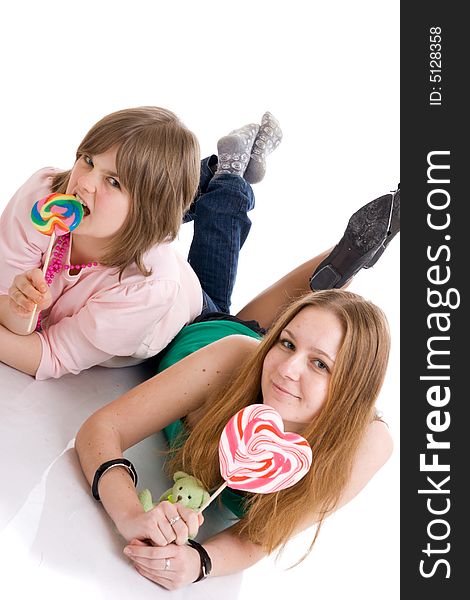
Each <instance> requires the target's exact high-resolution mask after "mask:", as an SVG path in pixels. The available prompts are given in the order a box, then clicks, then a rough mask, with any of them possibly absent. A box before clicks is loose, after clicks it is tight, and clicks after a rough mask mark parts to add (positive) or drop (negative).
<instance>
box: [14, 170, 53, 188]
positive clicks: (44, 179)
mask: <svg viewBox="0 0 470 600" xmlns="http://www.w3.org/2000/svg"><path fill="white" fill-rule="evenodd" d="M61 172H62V169H57V168H56V167H43V168H42V169H38V170H37V171H35V172H34V173H33V174H32V175H31V176H30V177H29V178H28V179H27V180H26V181H25V183H24V184H23V185H22V186H21V188H20V190H23V191H27V190H31V191H34V190H37V189H43V190H44V191H45V192H48V191H49V190H50V188H51V185H52V181H53V179H54V177H55V176H56V175H57V174H58V173H61Z"/></svg>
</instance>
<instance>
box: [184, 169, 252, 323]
mask: <svg viewBox="0 0 470 600" xmlns="http://www.w3.org/2000/svg"><path fill="white" fill-rule="evenodd" d="M214 163H215V164H216V157H210V158H206V159H204V160H203V161H202V164H201V181H200V186H199V192H198V196H197V197H196V199H195V201H194V202H193V204H192V205H191V208H190V210H189V211H188V213H187V215H185V219H184V221H185V222H186V221H189V220H194V235H193V241H192V243H191V247H190V249H189V255H188V261H189V263H190V265H191V266H192V267H193V269H194V271H195V272H196V274H197V276H198V277H199V281H200V282H201V286H202V289H203V290H204V291H205V292H206V294H208V295H209V296H210V298H212V300H213V301H214V302H215V304H216V305H217V306H218V307H219V308H220V310H221V311H222V312H227V313H228V312H229V311H230V304H231V297H232V291H233V287H234V285H235V280H236V277H237V269H238V256H239V253H240V249H241V248H242V246H243V244H244V243H245V240H246V238H247V236H248V233H249V232H250V228H251V221H250V219H249V218H248V215H247V212H248V211H250V210H251V209H252V208H253V207H254V205H255V197H254V194H253V190H252V189H251V186H250V184H249V183H248V182H246V181H245V180H244V179H243V178H242V177H240V176H239V175H231V174H221V175H217V176H216V177H213V174H212V170H211V169H210V165H211V164H212V165H213V164H214Z"/></svg>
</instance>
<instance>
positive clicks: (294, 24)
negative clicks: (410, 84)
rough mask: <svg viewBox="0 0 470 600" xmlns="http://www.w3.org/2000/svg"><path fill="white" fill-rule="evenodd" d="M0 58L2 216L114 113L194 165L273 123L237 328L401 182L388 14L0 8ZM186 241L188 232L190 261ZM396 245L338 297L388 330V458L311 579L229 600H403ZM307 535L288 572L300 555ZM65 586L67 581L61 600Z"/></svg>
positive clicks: (294, 9)
mask: <svg viewBox="0 0 470 600" xmlns="http://www.w3.org/2000/svg"><path fill="white" fill-rule="evenodd" d="M0 51H1V56H2V59H1V65H2V67H1V80H2V90H3V91H2V95H1V99H0V103H1V104H0V105H1V109H2V110H1V111H0V112H1V116H0V118H1V136H2V144H1V148H0V152H1V162H0V164H1V178H2V191H1V195H0V210H1V209H3V207H4V206H5V205H6V203H7V202H8V200H9V198H10V197H11V196H12V195H13V193H14V192H15V190H16V189H17V188H18V187H19V186H20V185H21V184H22V183H23V182H24V180H25V179H26V178H27V177H29V175H30V174H31V173H32V172H33V171H35V170H36V169H38V168H40V167H43V166H46V165H52V166H58V167H62V168H68V167H70V166H71V165H72V164H73V160H74V153H75V149H76V147H77V145H78V144H79V142H80V140H81V139H82V137H83V136H84V135H85V133H86V132H87V130H88V129H89V128H90V126H91V125H92V124H93V123H95V122H96V121H97V120H98V119H99V118H101V117H102V116H104V115H105V114H107V113H109V112H112V111H114V110H117V109H121V108H126V107H131V106H139V105H146V104H155V105H159V106H163V107H166V108H169V109H171V110H173V111H174V112H176V113H177V114H178V115H179V116H180V117H181V119H182V120H183V121H184V122H185V123H186V124H187V125H188V127H190V128H191V129H192V130H193V131H194V132H195V133H196V135H197V136H198V138H199V140H200V144H201V151H202V155H203V156H205V155H207V154H210V153H213V152H216V142H217V139H218V137H220V136H222V135H223V134H225V133H227V132H228V131H230V130H231V129H233V128H235V127H238V126H241V125H243V124H245V123H249V122H253V121H254V122H256V121H258V122H259V120H260V118H261V116H262V114H263V112H264V111H266V110H269V111H271V112H272V113H273V114H274V115H275V116H276V117H277V118H278V119H279V121H280V123H281V126H282V129H283V131H284V139H283V141H282V144H281V145H280V146H279V148H278V149H277V150H276V151H275V153H273V154H272V156H270V157H269V161H268V172H267V175H266V179H265V180H264V181H263V182H261V183H260V184H258V185H257V186H255V188H254V190H255V194H256V199H257V205H256V208H255V209H254V210H253V212H252V213H250V216H251V219H252V221H253V228H252V232H251V234H250V238H249V240H248V241H247V243H246V245H245V247H244V248H243V250H242V255H241V259H240V265H239V276H238V281H237V287H236V290H235V294H234V298H233V306H232V311H233V312H236V311H237V310H238V309H240V308H241V307H242V306H243V305H244V303H245V302H247V301H248V300H250V299H251V298H252V297H253V296H254V295H256V294H257V293H258V292H260V291H261V290H262V289H264V288H265V287H266V286H268V285H270V284H271V283H272V282H273V281H275V280H276V279H277V278H279V277H281V276H282V275H283V274H284V273H285V272H287V271H289V270H290V269H291V268H294V267H295V266H297V264H299V263H300V262H303V261H304V260H307V259H308V258H310V257H311V256H313V255H315V254H318V253H320V252H321V251H322V250H324V249H325V248H327V247H329V246H332V245H334V244H335V243H336V242H337V241H338V240H339V238H340V237H341V235H342V233H343V231H344V228H345V226H346V223H347V221H348V218H349V216H350V215H351V214H352V212H354V211H355V210H357V209H358V208H359V207H360V206H361V205H362V204H364V203H366V202H368V201H370V200H372V199H374V198H376V197H377V196H379V195H382V194H384V193H387V192H388V191H390V190H392V189H394V188H396V185H397V183H398V182H399V177H400V176H399V2H398V1H395V0H394V1H382V2H376V1H366V0H356V1H355V2H350V1H349V0H337V1H335V2H324V1H320V0H310V1H307V0H305V1H300V0H297V1H296V0H291V1H290V2H286V1H285V0H283V1H282V2H279V1H277V0H271V1H267V0H251V2H250V1H247V0H238V1H234V2H231V3H228V2H225V3H220V2H204V1H200V2H191V1H189V0H186V1H183V0H180V1H173V2H171V3H170V2H163V1H161V0H159V1H157V0H154V1H150V0H147V1H145V0H133V2H129V0H126V1H121V0H113V1H111V0H94V1H92V0H81V2H75V3H72V2H64V1H63V0H62V1H54V0H42V1H41V2H34V1H32V0H31V1H29V2H25V1H23V2H22V1H20V0H17V1H16V2H15V3H2V5H1V8H0ZM190 235H191V226H190V225H186V226H185V227H184V228H183V230H182V233H181V236H180V242H179V244H180V245H181V248H182V250H183V251H185V249H186V248H187V246H188V243H189V240H190ZM399 237H400V236H397V238H396V239H395V240H394V241H393V243H392V244H391V245H390V247H389V249H387V251H386V252H385V254H384V256H383V257H382V259H381V260H380V261H379V263H378V264H377V265H376V266H375V267H374V268H373V269H371V270H369V271H362V272H361V273H360V274H359V275H358V276H357V277H356V279H355V280H354V282H353V283H352V285H351V286H350V288H349V289H350V290H352V291H356V292H358V293H361V294H362V295H364V296H366V297H367V298H369V299H371V300H373V301H374V302H376V303H377V304H378V305H379V306H381V307H382V308H383V309H384V310H385V312H386V314H387V316H388V318H389V322H390V327H391V330H392V336H393V348H392V355H391V361H390V367H389V371H388V376H387V380H386V383H385V386H384V388H383V392H382V394H381V397H380V399H379V408H381V409H382V410H383V412H384V413H385V417H386V420H387V421H388V423H389V425H390V428H391V432H392V435H393V437H394V441H395V451H394V455H393V457H392V458H391V460H390V461H389V462H388V463H387V465H386V466H385V467H384V468H383V469H382V470H381V471H380V472H379V473H378V475H377V476H376V477H375V478H374V480H373V481H372V482H371V483H370V484H369V486H368V487H367V488H366V489H365V490H364V492H363V493H362V494H361V495H360V496H359V497H357V498H356V499H355V500H354V501H353V502H351V503H350V505H348V506H347V507H345V508H343V509H341V510H340V511H339V512H338V513H337V515H335V516H333V517H332V518H331V519H330V520H329V522H327V523H326V524H325V526H324V529H323V530H322V532H321V535H320V537H319V539H318V542H317V544H316V548H315V550H314V552H313V553H312V554H311V555H310V556H309V558H308V559H307V561H306V562H305V563H303V564H302V565H301V566H300V567H298V568H296V569H293V570H292V571H289V572H283V571H282V566H283V564H284V563H285V561H284V560H283V561H281V565H280V566H275V565H274V564H273V563H272V562H271V561H264V562H263V563H262V564H261V565H258V566H257V567H255V568H253V569H250V570H248V571H246V572H245V573H244V575H243V578H242V584H241V587H240V593H239V597H240V598H252V597H254V594H255V593H258V594H261V593H263V594H264V595H266V596H267V597H271V598H281V597H282V598H284V597H293V596H298V595H299V594H301V593H304V594H305V593H306V594H307V595H308V597H309V598H310V597H316V598H320V597H323V598H325V597H326V598H330V599H332V600H337V599H338V600H339V599H340V598H343V597H344V596H346V595H347V596H348V597H349V598H352V599H353V600H354V599H356V598H357V599H359V598H360V599H361V600H364V599H365V600H367V599H369V598H370V599H372V598H375V597H376V596H380V597H381V599H382V600H392V599H393V600H395V599H396V598H398V596H399V591H398V580H399V563H398V543H399V538H398V535H399V522H398V517H399V514H398V498H399V479H398V462H399V439H398V427H399V370H398V347H399V246H400V244H399ZM358 359H360V357H358ZM3 481H4V483H5V479H4V480H3ZM2 485H3V484H2ZM83 527H86V524H85V523H84V524H83ZM308 535H311V532H309V534H308ZM308 535H305V536H300V539H298V540H296V541H295V542H293V543H292V544H291V545H290V550H289V551H288V553H287V558H289V556H290V555H289V552H292V556H296V557H298V556H299V555H300V554H301V552H302V550H304V549H305V548H306V547H307V545H308ZM285 564H291V563H289V561H287V562H286V563H285ZM284 566H285V565H284ZM27 568H28V563H27V562H26V563H25V562H23V563H22V566H21V569H22V572H24V570H25V569H26V571H27ZM75 576H76V577H77V578H80V572H79V569H76V572H75ZM51 577H55V578H56V581H57V580H61V579H60V577H62V575H60V574H59V573H55V574H54V573H52V575H51ZM114 577H115V579H116V580H117V581H119V577H120V574H119V569H117V570H115V572H114ZM136 577H137V575H136ZM57 578H59V579H57ZM1 585H2V584H1V583H0V590H1ZM71 585H73V584H71V583H70V582H67V579H66V578H65V577H63V589H62V593H63V594H64V595H65V594H66V593H67V590H68V589H69V586H71ZM90 589H92V586H90ZM156 592H157V593H160V595H161V596H162V597H163V596H164V595H165V594H164V593H163V592H160V591H159V590H158V589H156ZM13 597H14V596H13ZM51 597H52V596H51ZM88 597H89V598H95V597H96V598H105V597H107V596H106V595H101V592H100V593H99V594H98V592H97V595H96V596H93V595H88ZM114 597H116V595H115V594H114ZM122 597H123V598H125V597H127V596H125V595H124V596H122ZM167 597H169V596H168V594H167Z"/></svg>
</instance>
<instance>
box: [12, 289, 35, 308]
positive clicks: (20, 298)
mask: <svg viewBox="0 0 470 600" xmlns="http://www.w3.org/2000/svg"><path fill="white" fill-rule="evenodd" d="M8 296H9V297H10V301H11V302H12V303H13V306H14V308H15V312H17V313H18V314H20V315H23V314H30V313H31V311H32V310H34V307H35V306H36V304H35V303H34V302H33V301H32V300H31V299H30V298H28V297H26V296H25V295H24V294H23V292H22V291H21V290H19V289H18V288H17V287H11V288H10V289H9V290H8Z"/></svg>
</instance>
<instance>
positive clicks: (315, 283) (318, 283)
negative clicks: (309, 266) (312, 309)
mask: <svg viewBox="0 0 470 600" xmlns="http://www.w3.org/2000/svg"><path fill="white" fill-rule="evenodd" d="M340 279H341V275H340V274H339V273H338V271H337V270H336V269H335V268H334V267H333V265H331V264H328V265H325V266H324V267H322V268H321V269H320V270H319V271H317V272H316V273H314V275H313V276H312V277H311V278H310V289H311V290H312V291H314V292H315V291H319V290H331V289H333V288H334V287H335V285H336V284H337V283H338V281H339V280H340Z"/></svg>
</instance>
